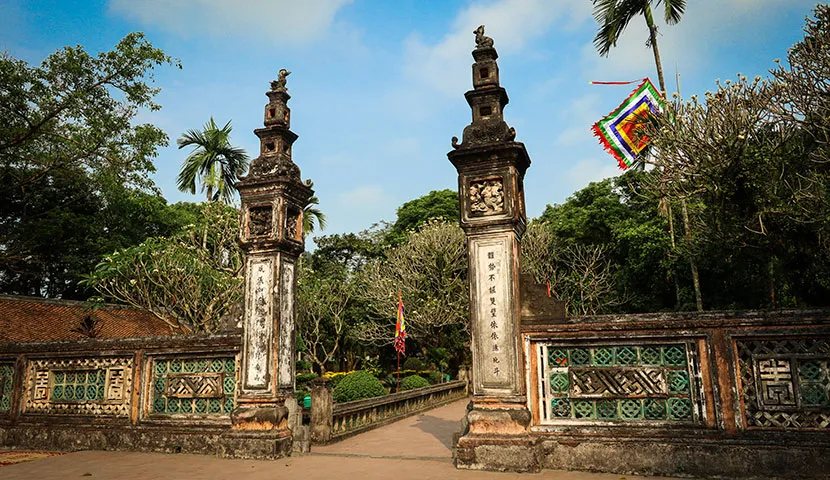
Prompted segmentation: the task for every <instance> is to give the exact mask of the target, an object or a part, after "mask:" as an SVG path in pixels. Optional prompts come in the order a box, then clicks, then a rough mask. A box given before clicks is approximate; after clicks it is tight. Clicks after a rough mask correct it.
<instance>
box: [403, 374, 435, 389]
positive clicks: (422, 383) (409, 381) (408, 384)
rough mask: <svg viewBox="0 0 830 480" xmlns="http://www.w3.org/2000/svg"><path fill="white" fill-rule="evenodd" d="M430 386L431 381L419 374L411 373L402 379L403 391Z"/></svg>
mask: <svg viewBox="0 0 830 480" xmlns="http://www.w3.org/2000/svg"><path fill="white" fill-rule="evenodd" d="M428 386H429V381H427V380H426V379H425V378H423V377H420V376H418V375H410V376H408V377H404V378H403V379H402V380H401V391H404V390H412V389H415V388H424V387H428Z"/></svg>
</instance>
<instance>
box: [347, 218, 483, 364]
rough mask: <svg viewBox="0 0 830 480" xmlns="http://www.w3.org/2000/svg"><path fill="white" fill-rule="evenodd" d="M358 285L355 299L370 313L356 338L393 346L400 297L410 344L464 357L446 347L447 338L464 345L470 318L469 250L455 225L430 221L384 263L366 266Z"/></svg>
mask: <svg viewBox="0 0 830 480" xmlns="http://www.w3.org/2000/svg"><path fill="white" fill-rule="evenodd" d="M360 281H361V282H362V284H363V285H362V287H361V290H360V293H359V295H360V296H362V297H363V298H364V299H365V300H366V301H367V302H368V303H369V304H370V307H371V308H372V310H373V312H372V316H371V317H370V318H368V319H367V320H366V321H365V322H363V323H362V324H360V325H357V326H356V328H355V331H354V334H355V336H356V337H357V338H359V339H360V340H362V341H364V342H371V343H374V344H376V345H391V343H392V341H393V339H394V332H395V312H396V306H397V303H398V292H401V293H402V295H403V302H404V305H406V323H407V335H408V338H409V339H412V340H415V341H417V342H419V343H420V345H421V346H423V347H425V348H435V347H445V348H447V347H450V348H452V350H453V352H454V353H455V354H456V355H461V354H463V353H462V352H461V350H463V349H464V344H463V343H462V344H455V345H447V343H448V342H449V339H450V338H461V339H466V329H467V320H468V316H469V297H468V285H467V248H466V244H465V241H464V232H463V231H462V230H461V228H460V227H459V226H458V225H457V224H455V223H448V222H445V221H441V220H430V221H428V222H427V223H426V224H424V225H422V226H421V228H420V230H419V231H417V232H412V233H410V234H409V236H408V237H407V238H406V241H405V242H404V243H402V244H400V245H397V246H395V247H392V248H390V249H388V250H387V251H386V252H385V255H384V257H383V258H381V259H378V260H375V261H372V262H370V263H368V264H367V265H366V266H365V267H364V268H363V270H362V271H361V279H360ZM462 341H466V340H462Z"/></svg>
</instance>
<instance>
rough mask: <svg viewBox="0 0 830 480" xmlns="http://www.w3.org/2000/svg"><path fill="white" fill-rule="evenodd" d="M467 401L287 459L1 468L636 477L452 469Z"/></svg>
mask: <svg viewBox="0 0 830 480" xmlns="http://www.w3.org/2000/svg"><path fill="white" fill-rule="evenodd" d="M466 405H467V400H463V401H459V402H456V403H452V404H450V405H446V406H444V407H441V408H437V409H435V410H430V411H428V412H425V413H423V414H421V415H416V416H414V417H410V418H407V419H404V420H401V421H398V422H395V423H392V424H390V425H387V426H385V427H381V428H378V429H376V430H372V431H369V432H366V433H364V434H361V435H358V436H355V437H352V438H348V439H346V440H344V441H342V442H339V443H335V444H332V445H328V446H324V447H313V448H312V453H311V454H310V455H300V456H293V457H289V458H286V459H282V460H274V461H263V460H231V459H222V458H217V457H211V456H200V455H167V454H163V453H134V452H98V451H94V452H93V451H89V452H74V453H70V454H67V455H62V456H57V457H50V458H45V459H42V460H36V461H32V462H26V463H20V464H16V465H9V466H6V467H2V468H0V479H3V480H67V479H81V480H83V479H90V480H97V479H108V480H109V479H112V480H266V479H267V480H281V479H285V480H289V479H290V480H376V479H396V480H410V479H412V480H415V479H418V480H429V479H436V480H438V479H441V480H445V479H446V480H454V479H458V480H486V479H494V480H506V479H512V478H526V479H533V480H620V479H628V480H635V479H645V478H650V479H656V478H657V477H635V476H631V475H626V476H622V475H611V474H592V473H580V472H564V471H556V470H545V471H543V472H542V473H541V474H527V475H518V474H510V473H493V472H473V471H467V470H457V469H456V468H455V467H454V466H453V464H452V459H451V457H452V450H451V445H452V437H453V433H455V432H456V431H457V430H458V429H459V422H460V419H461V417H462V416H463V415H464V409H465V407H466Z"/></svg>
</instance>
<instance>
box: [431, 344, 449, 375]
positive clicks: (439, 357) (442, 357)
mask: <svg viewBox="0 0 830 480" xmlns="http://www.w3.org/2000/svg"><path fill="white" fill-rule="evenodd" d="M427 361H428V362H429V363H431V364H432V365H434V366H435V368H438V369H441V370H442V371H443V370H446V369H447V368H448V367H449V361H450V352H449V350H447V349H446V348H444V347H436V348H430V349H427Z"/></svg>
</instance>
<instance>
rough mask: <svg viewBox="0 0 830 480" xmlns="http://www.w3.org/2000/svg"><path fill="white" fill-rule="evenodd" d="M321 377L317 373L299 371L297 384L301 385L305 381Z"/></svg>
mask: <svg viewBox="0 0 830 480" xmlns="http://www.w3.org/2000/svg"><path fill="white" fill-rule="evenodd" d="M317 377H319V375H317V374H316V373H298V374H297V385H301V384H304V383H308V382H310V381H312V380H314V379H315V378H317Z"/></svg>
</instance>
